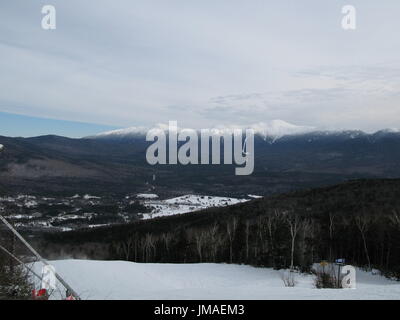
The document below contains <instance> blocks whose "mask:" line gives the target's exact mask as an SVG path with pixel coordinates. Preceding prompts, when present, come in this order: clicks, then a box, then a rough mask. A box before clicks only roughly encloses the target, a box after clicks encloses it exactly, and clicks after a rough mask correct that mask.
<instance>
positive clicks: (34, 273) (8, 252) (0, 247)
mask: <svg viewBox="0 0 400 320" xmlns="http://www.w3.org/2000/svg"><path fill="white" fill-rule="evenodd" d="M0 249H1V250H3V251H4V252H5V253H7V254H8V255H9V256H10V257H11V258H13V259H14V260H15V261H17V262H18V263H19V264H21V265H22V266H24V267H25V268H26V269H27V270H28V271H29V272H31V273H32V274H33V275H35V276H36V277H37V278H38V279H39V280H40V281H42V277H41V276H39V275H38V274H37V273H36V272H35V271H33V270H32V269H31V268H29V267H28V266H27V265H26V263H23V262H22V261H21V260H20V259H18V258H17V257H16V256H15V255H13V254H12V253H11V252H10V251H8V250H7V249H6V248H4V247H3V246H2V245H0Z"/></svg>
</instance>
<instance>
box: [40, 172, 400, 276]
mask: <svg viewBox="0 0 400 320" xmlns="http://www.w3.org/2000/svg"><path fill="white" fill-rule="evenodd" d="M43 240H44V241H43V242H42V250H43V251H44V252H45V254H46V255H47V256H48V257H51V258H56V257H57V258H61V257H65V256H67V257H75V258H82V257H88V258H93V259H99V258H100V259H123V260H129V261H137V262H171V263H172V262H173V263H190V262H225V263H245V264H251V265H257V266H270V267H274V268H283V267H290V266H291V265H293V266H297V267H299V268H300V269H302V270H307V269H308V268H309V266H310V265H311V263H313V262H318V261H321V260H330V261H332V260H334V259H335V258H345V259H346V261H347V262H348V263H349V264H353V265H358V266H365V267H368V268H371V267H375V268H378V269H380V270H382V271H384V272H385V273H386V274H387V275H392V276H396V277H398V278H400V267H399V266H400V180H399V179H395V180H388V179H387V180H357V181H350V182H347V183H344V184H340V185H336V186H332V187H326V188H319V189H313V190H306V191H298V192H294V193H289V194H283V195H279V196H272V197H269V198H263V199H257V200H254V201H251V202H248V203H244V204H238V205H235V206H230V207H225V208H213V209H208V210H204V211H201V212H196V213H190V214H185V215H180V216H173V217H168V218H160V219H155V220H152V221H138V222H135V223H132V224H128V225H120V226H113V227H104V228H101V229H96V230H83V231H74V232H67V233H56V234H47V235H46V236H45V238H44V239H43Z"/></svg>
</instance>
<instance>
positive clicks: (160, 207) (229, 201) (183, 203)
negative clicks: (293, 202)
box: [142, 195, 249, 219]
mask: <svg viewBox="0 0 400 320" xmlns="http://www.w3.org/2000/svg"><path fill="white" fill-rule="evenodd" d="M245 201H249V200H248V199H237V198H227V197H215V196H202V195H184V196H181V197H177V198H172V199H167V200H158V201H148V202H145V203H144V204H145V205H146V206H147V207H150V208H151V213H144V214H143V215H142V217H143V219H153V218H157V217H165V216H172V215H176V214H183V213H188V212H193V211H198V210H203V209H207V208H210V207H223V206H229V205H234V204H238V203H241V202H245Z"/></svg>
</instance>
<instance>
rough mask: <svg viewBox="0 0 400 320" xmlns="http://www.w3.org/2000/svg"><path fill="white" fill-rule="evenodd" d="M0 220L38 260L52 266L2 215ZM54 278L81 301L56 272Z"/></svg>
mask: <svg viewBox="0 0 400 320" xmlns="http://www.w3.org/2000/svg"><path fill="white" fill-rule="evenodd" d="M0 220H1V221H2V222H3V223H4V224H5V225H6V226H7V227H8V228H9V229H10V230H11V231H12V232H13V233H14V234H15V235H16V236H17V237H18V238H19V239H20V240H21V241H22V243H23V244H24V245H25V246H26V247H27V248H28V249H29V250H30V251H31V252H32V253H33V254H34V255H35V256H36V258H38V259H39V260H40V261H41V262H42V263H43V264H44V265H46V266H50V264H49V263H48V262H47V261H46V260H44V259H43V258H42V257H41V255H40V254H39V253H38V252H37V251H36V250H35V249H33V248H32V246H31V245H30V244H29V243H28V242H27V241H26V240H25V239H24V238H23V237H22V236H21V235H20V234H19V232H18V231H17V230H15V229H14V227H13V226H12V225H11V224H10V223H9V222H8V221H7V220H6V219H5V218H4V217H3V216H2V215H0ZM54 276H55V277H56V278H57V280H58V281H60V283H61V284H62V285H63V286H64V287H65V288H66V289H68V291H69V292H71V294H72V295H73V296H74V297H75V298H76V299H78V300H80V297H79V295H78V294H77V293H76V292H75V290H74V289H72V288H71V287H70V285H69V284H68V283H67V282H66V281H65V280H64V279H63V278H61V276H60V275H59V274H58V273H57V272H54Z"/></svg>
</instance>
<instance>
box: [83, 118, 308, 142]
mask: <svg viewBox="0 0 400 320" xmlns="http://www.w3.org/2000/svg"><path fill="white" fill-rule="evenodd" d="M155 128H157V129H161V130H164V131H166V132H167V131H168V125H167V124H158V125H156V126H155ZM150 129H152V128H150V127H130V128H125V129H118V130H112V131H107V132H103V133H100V134H97V135H95V136H91V137H88V138H94V139H126V138H133V137H137V136H143V135H146V133H147V132H148V131H149V130H150ZM182 129H184V128H178V131H179V130H182ZM205 129H210V130H212V131H213V132H215V133H216V134H223V133H224V132H232V131H233V130H234V129H242V130H245V129H253V130H254V133H255V134H256V135H259V136H261V137H262V138H263V139H271V140H273V141H275V140H277V139H279V138H281V137H283V136H287V135H297V134H303V133H309V132H312V131H315V130H316V128H315V127H310V126H297V125H294V124H291V123H288V122H286V121H283V120H271V121H266V122H259V123H255V124H252V125H229V126H222V125H219V126H215V127H212V128H205Z"/></svg>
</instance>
